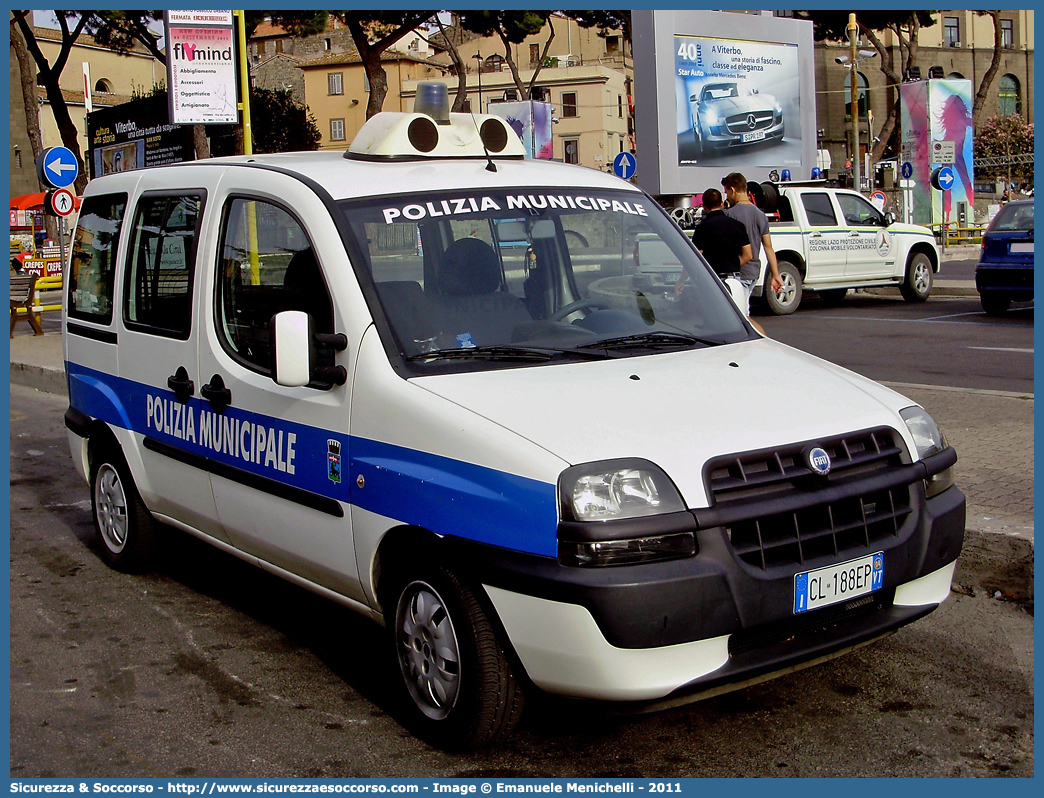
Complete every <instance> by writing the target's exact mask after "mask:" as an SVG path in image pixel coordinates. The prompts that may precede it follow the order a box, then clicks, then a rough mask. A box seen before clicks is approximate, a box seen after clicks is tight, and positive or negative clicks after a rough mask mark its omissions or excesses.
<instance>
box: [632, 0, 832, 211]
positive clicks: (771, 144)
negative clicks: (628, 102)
mask: <svg viewBox="0 0 1044 798" xmlns="http://www.w3.org/2000/svg"><path fill="white" fill-rule="evenodd" d="M631 18H632V28H633V36H634V86H635V90H634V96H635V127H636V143H637V147H636V150H635V156H636V158H637V159H638V165H637V172H636V180H637V182H638V185H639V186H641V187H642V188H643V189H645V190H646V191H648V192H649V193H650V194H652V195H654V196H659V197H663V198H666V197H678V198H683V199H684V198H687V197H691V196H693V195H695V194H699V193H701V192H702V191H704V189H706V188H708V187H715V186H720V184H721V178H723V177H724V176H725V175H726V174H728V173H729V172H733V171H739V172H742V173H743V174H744V176H745V177H746V178H747V180H753V181H759V182H760V181H764V180H768V179H769V175H770V174H771V173H772V172H773V171H775V172H778V173H780V174H782V172H783V170H784V169H786V170H789V171H790V172H791V173H792V174H793V175H794V177H795V179H796V178H797V177H798V176H799V175H800V176H808V175H810V174H811V172H812V168H813V167H814V166H815V165H816V81H815V70H814V69H813V68H812V55H813V49H814V42H813V26H812V23H811V22H809V21H807V20H798V19H792V18H784V17H776V16H773V15H772V14H771V12H748V13H729V12H725V11H686V10H662V11H646V10H636V11H634V12H633V13H632V15H631ZM708 32H712V35H708ZM694 123H695V124H694Z"/></svg>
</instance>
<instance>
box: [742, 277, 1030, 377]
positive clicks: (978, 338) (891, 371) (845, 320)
mask: <svg viewBox="0 0 1044 798" xmlns="http://www.w3.org/2000/svg"><path fill="white" fill-rule="evenodd" d="M755 318H756V319H757V320H758V322H759V323H760V324H761V325H762V326H763V327H764V328H765V332H766V333H767V334H768V335H769V336H771V337H772V338H774V339H776V340H778V341H782V342H783V343H786V344H790V345H791V346H795V347H797V348H798V349H803V350H804V351H806V352H810V353H812V354H814V355H818V356H819V357H822V358H825V359H827V360H830V361H832V362H834V363H837V364H839V365H841V366H844V367H846V368H849V369H852V370H853V371H856V372H858V373H860V374H863V375H865V376H867V377H870V378H871V379H874V380H879V381H887V382H893V383H895V382H898V383H910V384H927V385H941V386H949V387H957V388H971V389H979V390H993V391H1012V392H1018V393H1026V394H1032V393H1033V304H1032V303H1020V304H1017V305H1013V306H1012V309H1011V310H1009V311H1008V313H1007V314H1006V315H1005V316H1004V317H1003V318H994V317H991V316H987V315H986V314H985V313H984V312H983V311H982V307H981V306H980V305H979V299H978V297H977V296H971V297H944V296H932V297H930V298H929V299H928V301H927V302H923V303H909V302H905V301H903V299H902V298H900V297H899V295H898V292H896V293H895V294H894V295H885V294H881V293H874V294H871V293H867V292H851V291H850V292H849V294H848V296H847V297H845V299H844V300H842V301H841V302H840V303H838V304H836V305H829V304H826V303H824V302H823V301H822V300H820V299H819V298H818V297H816V296H815V295H812V294H809V295H808V296H807V298H805V299H803V300H802V302H801V306H800V307H799V308H798V310H797V312H796V313H794V314H792V315H790V316H771V315H768V314H767V312H765V311H763V312H761V313H756V315H755Z"/></svg>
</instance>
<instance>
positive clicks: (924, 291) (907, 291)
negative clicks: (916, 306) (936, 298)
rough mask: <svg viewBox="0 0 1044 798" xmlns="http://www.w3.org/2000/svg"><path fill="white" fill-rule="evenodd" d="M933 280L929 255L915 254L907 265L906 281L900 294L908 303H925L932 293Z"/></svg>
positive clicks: (901, 287)
mask: <svg viewBox="0 0 1044 798" xmlns="http://www.w3.org/2000/svg"><path fill="white" fill-rule="evenodd" d="M932 279H933V278H932V262H931V261H930V260H929V259H928V256H927V255H925V254H923V253H921V252H918V253H915V254H914V255H911V256H910V260H909V262H908V263H907V264H906V279H905V280H903V284H902V285H901V286H899V293H900V294H902V295H903V299H905V300H906V301H907V302H924V301H925V300H926V299H928V296H929V295H930V294H931V293H932Z"/></svg>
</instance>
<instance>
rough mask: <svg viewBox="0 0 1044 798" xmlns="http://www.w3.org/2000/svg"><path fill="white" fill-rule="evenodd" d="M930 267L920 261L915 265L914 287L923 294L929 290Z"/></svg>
mask: <svg viewBox="0 0 1044 798" xmlns="http://www.w3.org/2000/svg"><path fill="white" fill-rule="evenodd" d="M929 279H930V278H929V277H928V267H927V266H925V265H924V264H923V263H918V264H917V265H916V266H915V267H914V288H916V289H917V293H919V294H923V293H924V292H925V291H927V290H928V281H929Z"/></svg>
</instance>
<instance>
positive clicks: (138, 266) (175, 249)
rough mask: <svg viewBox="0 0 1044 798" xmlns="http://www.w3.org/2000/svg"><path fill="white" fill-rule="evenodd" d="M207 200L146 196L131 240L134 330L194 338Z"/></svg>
mask: <svg viewBox="0 0 1044 798" xmlns="http://www.w3.org/2000/svg"><path fill="white" fill-rule="evenodd" d="M202 205H203V198H202V197H201V196H199V195H176V196H171V195H161V196H157V195H153V196H145V197H143V198H142V199H141V201H140V202H139V203H138V212H137V215H136V216H135V219H134V230H133V233H132V235H131V243H130V254H129V261H130V263H129V266H130V268H129V269H128V270H127V287H126V290H125V291H124V299H123V318H124V321H125V322H126V323H127V326H128V327H133V328H136V329H142V330H143V331H145V332H154V333H156V334H157V335H166V336H168V337H171V338H188V335H189V329H190V328H191V326H192V277H193V274H194V272H195V263H196V238H197V236H198V232H199V221H200V218H201V209H202Z"/></svg>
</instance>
